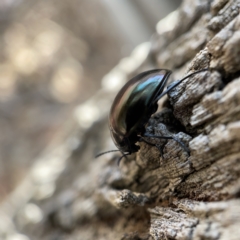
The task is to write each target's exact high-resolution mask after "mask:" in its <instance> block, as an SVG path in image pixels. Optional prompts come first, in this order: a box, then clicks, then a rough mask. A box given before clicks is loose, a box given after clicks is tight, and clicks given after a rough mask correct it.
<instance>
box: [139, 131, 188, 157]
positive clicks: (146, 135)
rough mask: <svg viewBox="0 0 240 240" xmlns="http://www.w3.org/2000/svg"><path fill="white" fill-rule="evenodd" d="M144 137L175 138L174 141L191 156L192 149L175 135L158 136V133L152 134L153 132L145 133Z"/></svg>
mask: <svg viewBox="0 0 240 240" xmlns="http://www.w3.org/2000/svg"><path fill="white" fill-rule="evenodd" d="M143 136H144V137H150V138H161V139H173V140H174V141H176V142H177V143H178V144H179V145H180V146H181V147H182V148H183V150H184V151H185V152H187V154H188V156H190V150H189V149H188V148H187V147H186V145H185V144H184V143H183V142H182V141H180V140H179V139H178V138H176V137H173V136H156V135H152V134H146V133H145V134H144V135H143Z"/></svg>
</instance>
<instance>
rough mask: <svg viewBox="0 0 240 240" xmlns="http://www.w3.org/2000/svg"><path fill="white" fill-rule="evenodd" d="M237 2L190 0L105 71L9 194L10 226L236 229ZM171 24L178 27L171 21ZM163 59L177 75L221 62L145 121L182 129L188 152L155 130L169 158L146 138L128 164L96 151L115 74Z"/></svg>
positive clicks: (111, 232) (76, 232)
mask: <svg viewBox="0 0 240 240" xmlns="http://www.w3.org/2000/svg"><path fill="white" fill-rule="evenodd" d="M239 8H240V2H239V1H237V0H235V1H234V0H232V1H231V0H229V1H227V0H215V1H210V0H205V1H198V0H194V1H193V0H185V1H184V2H183V4H182V6H181V7H180V9H179V10H178V11H177V12H176V13H175V15H174V18H175V24H173V22H168V19H170V17H169V18H167V19H165V20H164V21H165V22H164V24H161V23H163V22H160V23H159V25H158V32H156V35H155V36H154V38H153V40H152V42H151V46H150V51H149V53H148V54H147V57H144V56H142V54H143V53H144V50H146V45H143V46H141V47H139V48H138V49H137V50H136V51H135V52H134V53H133V54H132V56H130V57H129V58H128V59H125V60H124V61H122V62H120V64H119V65H118V66H116V68H115V69H113V71H112V72H111V73H109V74H108V75H107V76H106V77H105V78H104V80H103V84H104V85H105V86H106V87H105V88H103V89H101V90H100V91H99V93H98V94H97V95H96V96H94V97H93V98H92V99H90V100H89V101H88V102H87V103H85V104H84V105H82V106H79V108H78V109H77V110H76V112H75V116H77V119H78V121H76V122H75V123H73V125H74V127H72V128H71V133H69V136H68V138H67V140H66V142H65V143H62V144H61V145H60V146H59V147H58V148H56V149H53V150H52V151H49V152H47V153H45V154H43V156H42V158H41V159H39V160H38V162H37V164H36V165H35V166H34V167H33V169H32V171H31V173H30V174H29V176H28V177H27V178H26V180H25V181H24V182H23V184H22V185H21V186H20V187H19V188H18V189H17V190H16V191H15V192H14V193H13V194H12V195H11V196H10V198H9V199H7V200H6V202H5V203H4V204H3V206H2V211H3V212H2V216H4V214H5V221H2V222H1V223H0V230H1V231H0V233H1V234H2V236H3V237H4V236H10V235H11V234H12V235H14V234H15V236H20V235H17V232H18V231H19V232H21V233H23V234H24V235H21V237H22V238H23V239H24V237H25V238H26V236H28V237H29V238H30V239H51V240H52V239H84V240H85V239H122V240H123V239H124V240H126V239H128V240H130V239H134V240H137V239H142V240H143V239H144V240H147V239H149V240H150V239H156V240H157V239H194V240H197V239H208V240H209V239H211V240H215V239H221V240H230V239H239V238H240V227H239V226H240V199H239V193H240V178H239V176H240V151H239V148H240V107H239V106H240V77H239V72H240V17H239ZM171 19H173V16H172V17H171ZM166 24H167V25H168V24H172V25H173V28H172V29H171V30H165V29H164V28H163V27H164V25H166ZM156 67H158V68H167V69H171V70H173V72H174V73H173V78H174V79H180V78H181V77H183V76H184V75H186V74H187V73H190V72H194V71H196V70H200V69H203V68H212V69H213V70H211V71H209V72H202V73H199V74H196V75H195V76H193V77H191V78H190V79H188V80H186V81H184V83H182V84H181V85H179V86H178V87H177V88H176V89H174V90H173V91H171V92H170V94H169V96H168V97H164V98H163V99H161V100H160V102H159V111H158V113H157V114H155V115H154V116H153V117H152V118H151V119H150V120H149V123H148V126H147V127H146V129H147V132H149V133H155V134H158V135H160V134H163V135H170V136H175V137H177V138H179V139H180V140H181V141H182V142H184V143H185V144H186V145H187V146H188V147H189V149H190V156H188V155H187V153H186V152H185V151H184V150H183V149H182V148H181V146H180V145H179V144H178V143H177V142H175V141H174V140H169V141H162V140H156V139H155V140H154V141H155V143H158V144H161V145H163V146H164V148H163V153H164V154H163V157H162V156H161V154H160V152H159V150H158V149H157V148H156V147H153V146H150V145H147V144H146V143H139V145H140V147H141V148H140V151H139V152H138V153H137V154H133V155H131V156H130V157H129V158H128V159H123V160H122V162H121V164H120V167H118V166H117V164H116V162H117V159H118V157H119V155H117V154H109V155H104V156H102V157H101V158H99V159H97V160H94V159H93V157H94V154H95V153H97V152H98V151H101V150H103V149H112V148H113V149H114V147H113V144H112V142H111V140H110V139H109V133H108V129H107V121H106V115H107V112H106V111H107V109H109V107H110V104H111V99H112V98H113V97H114V95H115V94H116V89H114V90H112V89H111V88H110V87H111V84H110V83H112V81H114V79H115V80H116V79H119V80H126V79H129V78H130V77H131V76H133V75H134V74H136V73H137V72H141V71H143V70H145V69H149V68H156ZM121 83H122V82H121ZM115 84H117V82H115ZM113 85H114V84H113ZM89 111H90V112H91V113H92V116H94V117H93V118H92V119H88V120H87V125H86V119H84V117H83V114H84V113H85V114H86V113H89ZM97 117H99V118H98V121H96V119H97ZM84 121H85V122H84ZM72 143H77V144H75V147H74V148H73V144H72Z"/></svg>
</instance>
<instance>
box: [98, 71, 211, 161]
mask: <svg viewBox="0 0 240 240" xmlns="http://www.w3.org/2000/svg"><path fill="white" fill-rule="evenodd" d="M203 71H209V69H202V70H199V71H196V72H193V73H191V74H189V75H187V76H186V77H184V78H182V79H181V80H179V81H177V82H175V83H173V84H172V85H170V86H169V87H168V88H167V89H166V90H165V91H163V90H164V87H165V85H166V83H167V81H168V79H169V76H170V75H171V73H172V72H171V71H170V70H168V69H153V70H150V71H146V72H142V73H140V74H138V75H137V76H135V77H133V78H132V79H131V80H129V81H128V82H127V83H126V84H125V85H124V86H123V87H122V89H121V90H120V91H119V92H118V94H117V95H116V97H115V99H114V101H113V103H112V106H111V110H110V113H109V130H110V134H111V137H112V140H113V142H114V144H115V145H116V147H117V148H118V150H111V151H107V152H103V153H100V154H98V155H97V156H96V157H99V156H101V155H103V154H105V153H109V152H115V151H120V152H121V153H122V156H121V157H120V158H119V160H118V163H120V160H121V159H122V158H123V157H125V156H127V155H130V154H132V153H135V152H138V150H139V149H140V146H138V145H136V143H137V142H139V141H144V142H146V143H148V144H150V145H154V144H151V143H150V142H148V141H147V140H145V139H144V137H148V138H162V139H173V140H175V141H176V142H178V143H179V144H180V145H181V146H182V148H183V149H184V150H185V151H186V152H187V153H188V154H189V150H188V148H187V147H186V146H185V145H184V144H183V143H182V142H181V141H180V140H179V139H177V138H175V137H173V136H157V135H151V134H146V132H145V125H146V124H147V122H148V120H149V119H150V117H151V115H152V114H154V113H155V112H156V111H157V108H158V104H157V102H158V101H159V99H161V98H162V97H163V96H164V95H165V94H167V93H168V92H170V91H171V90H172V89H174V88H176V87H177V86H178V85H179V84H181V83H182V82H183V81H184V80H185V79H187V78H190V77H191V76H193V75H195V74H197V73H200V72H203ZM155 146H156V145H155Z"/></svg>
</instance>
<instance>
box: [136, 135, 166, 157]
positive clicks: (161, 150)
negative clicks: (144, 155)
mask: <svg viewBox="0 0 240 240" xmlns="http://www.w3.org/2000/svg"><path fill="white" fill-rule="evenodd" d="M139 142H145V143H147V144H149V145H151V146H154V147H156V148H157V149H158V150H159V152H160V154H161V157H162V158H164V156H163V147H162V146H159V145H157V144H154V143H151V142H149V141H147V140H146V139H144V138H140V139H139Z"/></svg>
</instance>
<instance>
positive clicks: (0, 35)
mask: <svg viewBox="0 0 240 240" xmlns="http://www.w3.org/2000/svg"><path fill="white" fill-rule="evenodd" d="M180 3H181V1H180V0H171V1H170V0H169V1H164V0H147V1H146V0H131V1H129V0H114V1H113V0H34V1H32V0H0V201H2V200H3V199H4V198H5V197H6V196H7V194H8V193H10V192H11V191H12V190H13V189H14V188H15V187H16V186H17V184H18V183H20V182H21V180H22V179H23V178H24V176H25V175H26V173H27V172H28V170H29V168H30V167H31V166H32V164H33V163H34V159H35V158H36V157H37V156H38V155H39V154H40V153H41V152H42V151H43V150H44V149H45V148H46V147H47V146H48V145H49V144H50V143H52V142H53V141H54V139H55V138H57V137H56V136H58V134H59V132H61V129H62V128H63V126H64V125H65V123H66V122H67V121H68V119H69V118H71V116H72V112H73V109H74V108H75V107H76V106H77V105H78V104H80V103H82V102H83V101H86V100H87V99H88V98H89V97H90V96H92V95H94V93H95V92H96V91H97V90H98V89H99V88H101V79H102V77H103V76H104V75H105V74H106V73H107V72H108V71H110V70H111V69H112V68H113V67H114V66H115V65H116V64H117V63H118V62H119V60H120V59H121V58H123V57H125V56H128V55H129V54H130V53H131V51H132V50H133V49H134V47H136V46H137V45H138V44H140V43H142V42H146V41H149V40H150V38H151V36H152V34H153V33H154V31H155V26H156V23H157V22H158V21H159V20H160V19H162V18H163V17H165V16H166V15H167V14H168V13H170V12H172V11H173V10H175V9H176V8H177V7H178V6H179V5H180Z"/></svg>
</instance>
